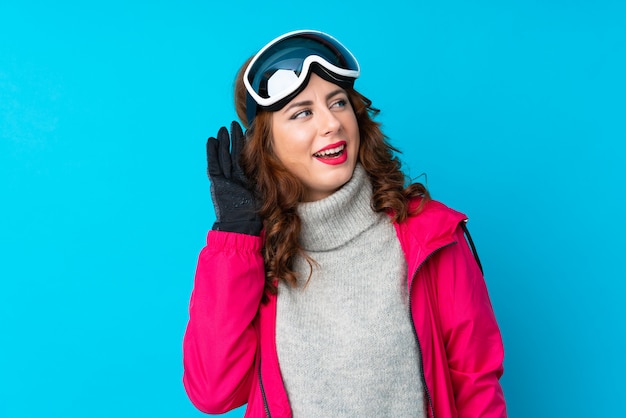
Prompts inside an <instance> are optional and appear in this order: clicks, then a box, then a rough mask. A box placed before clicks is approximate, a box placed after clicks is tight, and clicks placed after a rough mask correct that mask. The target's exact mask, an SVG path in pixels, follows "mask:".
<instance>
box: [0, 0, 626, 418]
mask: <svg viewBox="0 0 626 418" xmlns="http://www.w3.org/2000/svg"><path fill="white" fill-rule="evenodd" d="M8 3H10V2H4V3H3V4H2V5H1V6H0V196H1V199H2V203H1V204H0V246H1V247H0V249H1V251H0V260H1V261H0V416H2V417H10V418H13V417H24V418H26V417H63V418H74V417H76V418H77V417H81V418H82V417H85V416H89V417H92V418H96V417H113V416H114V417H120V418H124V417H144V416H146V417H147V416H150V417H196V416H198V417H199V416H201V415H202V414H200V413H199V412H197V411H196V410H195V409H194V408H193V407H192V406H191V404H190V403H189V401H188V400H187V398H186V396H185V393H184V390H183V387H182V384H181V374H182V367H181V339H182V335H183V332H184V327H185V324H186V319H187V302H188V298H189V293H190V291H191V286H192V280H193V274H194V269H195V262H196V257H197V254H198V252H199V250H200V248H201V247H202V245H203V242H204V238H205V233H206V230H208V229H209V228H210V226H211V224H212V221H213V216H214V215H213V212H212V206H211V202H210V197H209V183H208V181H207V179H206V177H205V157H204V141H205V139H206V137H207V136H209V135H212V134H214V133H215V132H216V131H217V128H218V127H219V126H220V125H223V124H227V123H229V121H230V120H232V119H233V118H234V111H233V109H232V105H231V100H232V99H231V97H232V95H231V91H230V90H231V84H232V79H233V77H234V74H235V71H236V70H237V68H238V66H239V64H240V63H241V62H242V61H243V60H244V59H245V58H246V57H247V56H248V55H250V54H251V53H253V52H254V51H255V49H257V48H259V47H261V46H262V45H263V44H264V43H265V42H266V41H268V40H269V39H271V38H273V37H275V36H277V35H279V34H281V33H282V32H285V31H288V30H293V29H298V28H317V29H322V30H325V31H328V32H330V33H332V34H334V35H335V36H337V37H338V38H339V39H340V40H342V41H343V42H344V43H345V44H346V45H347V46H348V47H349V48H350V49H352V50H353V52H354V53H355V55H356V56H357V57H358V58H359V60H360V62H361V64H362V67H363V73H362V78H361V79H360V80H359V81H358V84H357V85H358V87H359V89H360V90H361V91H362V92H363V93H365V94H366V95H367V96H369V97H370V98H371V99H373V101H374V104H375V105H377V106H378V107H380V108H381V109H382V113H381V115H380V118H379V120H380V121H381V122H382V123H383V126H384V129H385V131H386V133H387V134H388V135H389V136H390V137H391V138H392V141H393V143H394V144H395V145H396V146H398V147H399V148H401V149H402V150H403V151H404V154H403V156H402V158H403V160H404V162H405V164H406V167H407V169H408V170H409V171H410V173H411V174H412V175H414V176H417V175H419V174H420V173H422V172H426V173H427V174H428V185H429V187H430V189H431V191H432V193H433V195H434V196H435V198H437V199H439V200H442V201H444V202H446V203H447V204H449V205H450V206H453V207H455V208H457V209H459V210H462V211H464V212H466V213H467V214H468V215H469V216H470V220H471V222H470V226H471V229H472V231H473V235H474V238H475V241H476V243H477V245H478V247H479V251H480V254H481V257H482V261H483V264H484V266H485V271H486V279H487V282H488V286H489V289H490V292H491V295H492V299H493V305H494V308H495V310H496V314H497V317H498V319H499V322H500V325H501V328H502V332H503V336H504V339H505V345H506V352H507V357H506V363H505V367H506V372H505V377H504V378H503V385H504V388H505V393H506V396H507V399H508V403H509V411H510V415H511V416H516V417H528V416H533V417H560V416H568V417H587V416H620V415H621V416H623V415H625V414H626V406H625V404H624V402H623V400H622V396H621V395H622V393H621V392H622V389H623V388H624V385H623V379H622V376H623V375H624V373H626V365H625V360H624V358H625V356H624V354H623V353H624V351H625V349H626V347H625V344H624V342H623V335H624V329H625V327H624V319H625V312H624V308H623V306H624V303H623V301H622V299H623V296H624V293H625V290H626V288H625V286H624V281H625V280H624V279H626V269H625V267H624V250H626V248H625V246H624V244H623V241H622V239H621V235H623V232H622V229H623V228H622V224H623V219H622V218H623V216H624V214H626V202H625V199H626V187H625V183H626V173H625V169H624V163H623V160H624V159H625V152H624V143H625V142H626V124H625V119H626V104H625V103H626V102H625V97H626V82H625V81H624V80H625V77H624V74H626V29H625V27H626V25H625V24H624V22H625V21H626V19H625V18H626V7H625V6H624V3H623V2H619V1H597V2H583V1H562V0H561V1H554V0H552V1H551V0H548V1H532V0H531V1H518V2H510V1H508V2H507V1H505V2H502V1H488V0H483V1H477V2H465V1H458V0H456V1H455V0H445V1H439V2H434V1H433V2H423V1H418V2H413V1H405V2H395V3H385V5H384V6H367V5H366V4H363V5H360V3H358V4H359V6H354V3H353V2H344V3H343V4H337V2H334V1H333V2H331V1H325V0H322V1H318V2H315V3H311V2H276V3H275V4H271V2H266V3H263V2H256V1H250V0H246V1H238V2H232V4H233V6H226V5H225V4H226V3H229V2H219V3H223V4H224V5H221V6H214V5H210V3H214V2H208V1H206V2H205V1H189V2H183V3H184V4H183V3H181V4H182V5H181V4H179V5H176V3H177V2H163V1H157V2H147V1H146V2H138V1H134V2H133V1H131V2H122V1H111V2H106V3H97V4H92V5H89V6H85V3H84V2H71V1H65V2H60V4H56V5H52V4H53V3H51V2H47V3H46V2H33V1H23V2H13V5H9V4H8ZM228 416H231V417H240V416H242V411H237V412H233V413H231V414H229V415H228Z"/></svg>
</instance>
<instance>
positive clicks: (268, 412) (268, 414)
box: [258, 353, 272, 418]
mask: <svg viewBox="0 0 626 418" xmlns="http://www.w3.org/2000/svg"><path fill="white" fill-rule="evenodd" d="M258 373H259V387H260V388H261V395H262V396H263V406H264V407H265V416H267V418H272V414H270V406H269V404H268V403H267V395H266V394H265V388H264V387H263V377H262V376H261V354H260V353H259V371H258Z"/></svg>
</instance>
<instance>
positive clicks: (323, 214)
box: [298, 164, 381, 251]
mask: <svg viewBox="0 0 626 418" xmlns="http://www.w3.org/2000/svg"><path fill="white" fill-rule="evenodd" d="M371 202H372V185H371V183H370V180H369V178H368V176H367V173H366V172H365V169H364V168H363V167H362V166H361V165H360V164H357V165H356V167H355V169H354V173H353V174H352V178H351V179H350V180H349V181H348V182H347V183H346V184H344V185H343V186H342V187H341V188H340V189H339V190H337V191H336V192H335V193H333V194H332V195H330V196H328V197H326V198H324V199H321V200H317V201H315V202H306V203H301V204H300V205H299V206H298V215H299V216H300V219H301V221H302V229H301V231H300V243H301V244H302V247H303V248H304V250H305V251H329V250H332V249H334V248H338V247H340V246H341V245H343V244H345V243H347V242H348V241H350V240H352V239H353V238H354V237H356V236H358V235H359V234H360V233H362V232H363V231H365V230H366V229H367V228H369V227H370V226H372V224H374V223H376V222H377V221H378V220H379V219H380V216H381V214H380V213H376V212H374V211H373V210H372V205H371Z"/></svg>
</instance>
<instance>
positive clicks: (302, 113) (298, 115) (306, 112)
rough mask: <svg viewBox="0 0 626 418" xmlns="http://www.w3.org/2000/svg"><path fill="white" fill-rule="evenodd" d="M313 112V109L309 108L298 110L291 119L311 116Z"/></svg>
mask: <svg viewBox="0 0 626 418" xmlns="http://www.w3.org/2000/svg"><path fill="white" fill-rule="evenodd" d="M310 114H311V111H310V110H309V109H304V110H301V111H299V112H297V113H296V114H294V115H293V116H292V117H291V119H300V118H305V117H307V116H309V115H310Z"/></svg>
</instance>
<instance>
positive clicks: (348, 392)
mask: <svg viewBox="0 0 626 418" xmlns="http://www.w3.org/2000/svg"><path fill="white" fill-rule="evenodd" d="M371 197H372V187H371V184H370V182H369V179H368V177H367V174H366V173H365V170H364V169H363V168H362V167H361V166H359V165H357V167H356V169H355V172H354V174H353V176H352V179H351V180H350V181H349V182H348V183H346V184H345V185H344V186H343V187H342V188H341V189H340V190H338V191H337V192H336V193H334V194H333V195H331V196H329V197H327V198H325V199H322V200H319V201H316V202H310V203H303V204H301V205H300V206H299V207H298V214H299V215H300V218H301V219H302V231H301V235H300V241H301V243H302V245H303V247H304V249H305V251H306V252H307V253H308V254H309V255H310V256H311V257H312V258H313V259H314V260H315V262H316V265H315V266H314V268H313V274H312V276H311V278H310V280H309V282H308V284H306V286H305V283H306V281H307V278H308V277H309V273H310V268H309V265H308V264H307V262H306V261H305V260H304V259H299V260H297V262H296V264H295V268H296V270H297V271H298V273H299V274H300V278H299V286H298V287H297V288H291V287H289V286H288V285H286V284H284V283H281V284H280V285H279V290H278V292H279V293H278V299H277V301H278V306H277V320H276V346H277V351H278V359H279V363H280V369H281V373H282V377H283V381H284V382H285V387H286V389H287V394H288V396H289V402H290V404H291V408H292V410H293V414H294V417H295V418H300V417H307V418H308V417H331V416H332V417H374V416H375V417H424V416H425V405H424V392H423V387H422V384H421V378H420V373H421V371H420V361H419V352H418V349H417V343H416V340H415V336H414V332H413V328H412V326H411V319H410V314H409V309H408V300H407V297H408V296H407V288H406V285H407V283H406V276H407V267H406V262H405V259H404V255H403V252H402V248H401V247H400V243H399V242H398V238H397V236H396V233H395V229H394V227H393V224H392V223H391V222H390V219H389V217H388V216H387V215H385V214H380V213H376V212H374V211H373V210H372V208H371V203H370V202H371Z"/></svg>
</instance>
